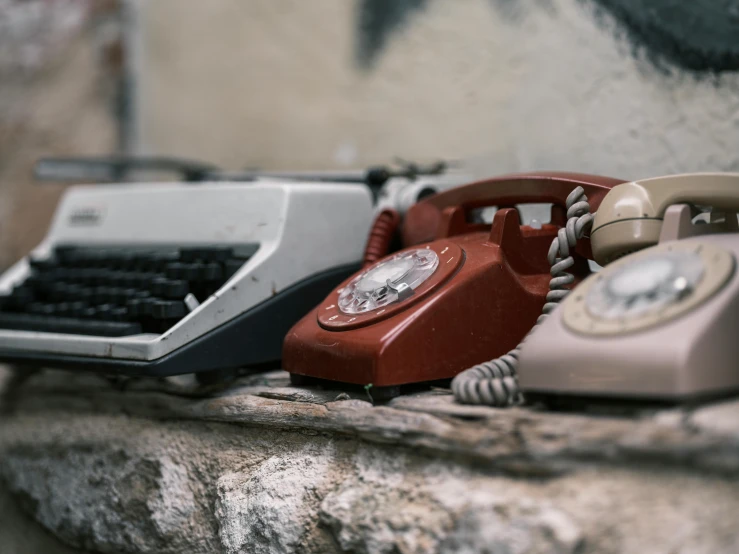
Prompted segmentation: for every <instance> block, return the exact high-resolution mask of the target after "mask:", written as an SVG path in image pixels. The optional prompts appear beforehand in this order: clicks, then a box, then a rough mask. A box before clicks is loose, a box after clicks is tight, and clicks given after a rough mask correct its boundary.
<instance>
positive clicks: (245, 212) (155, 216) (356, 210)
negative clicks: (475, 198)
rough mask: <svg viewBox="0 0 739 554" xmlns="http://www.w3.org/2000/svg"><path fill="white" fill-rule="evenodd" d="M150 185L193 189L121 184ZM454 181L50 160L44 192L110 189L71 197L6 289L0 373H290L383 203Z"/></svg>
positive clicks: (2, 290)
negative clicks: (60, 186) (49, 184)
mask: <svg viewBox="0 0 739 554" xmlns="http://www.w3.org/2000/svg"><path fill="white" fill-rule="evenodd" d="M142 170H143V171H144V172H147V171H154V172H160V171H162V170H164V171H170V172H174V173H175V174H177V175H179V176H180V178H181V179H182V181H180V182H175V183H161V182H127V183H120V182H119V183H113V184H109V183H110V182H112V181H121V180H123V179H125V178H127V177H130V176H131V175H132V174H134V173H136V172H137V171H139V172H140V171H142ZM443 171H444V168H443V167H441V166H439V165H437V166H435V167H433V168H431V169H420V170H419V169H418V168H417V167H411V168H405V169H403V170H402V171H400V172H393V171H390V170H387V169H384V168H372V169H370V170H368V171H355V172H330V171H327V172H312V173H307V172H290V173H286V172H258V171H242V172H238V173H231V174H229V173H226V172H224V171H221V170H219V169H217V168H215V167H213V166H210V165H208V164H201V163H196V162H191V161H188V160H185V161H182V160H176V159H169V158H167V159H163V158H148V159H147V158H119V157H114V158H62V159H46V160H41V161H40V162H39V163H38V164H37V166H36V176H37V178H38V179H39V180H51V181H78V182H79V181H96V182H100V183H106V184H104V185H78V186H74V187H71V188H70V189H68V191H67V193H66V194H65V195H64V197H63V198H62V201H61V202H60V205H59V206H58V208H57V211H56V214H55V216H54V219H53V222H52V224H51V228H50V230H49V232H48V234H47V236H46V238H45V239H44V240H43V241H42V243H41V244H40V245H38V247H37V248H35V249H34V250H33V251H32V252H31V253H30V254H29V255H28V256H27V257H26V258H24V259H22V260H20V261H19V262H18V263H16V264H15V265H14V266H13V267H11V268H10V269H9V270H8V271H6V272H5V273H4V274H2V275H0V362H5V363H12V364H16V365H25V366H51V367H58V368H68V369H86V370H92V371H96V372H103V373H115V374H124V375H131V376H133V375H147V376H167V375H175V374H185V373H197V374H199V375H200V376H203V375H205V374H207V373H208V372H214V371H220V370H226V369H232V368H241V367H263V366H265V365H270V364H272V365H275V366H276V364H277V363H278V361H279V359H280V357H281V348H282V340H283V338H284V336H285V335H286V333H287V331H288V330H289V329H290V327H291V326H292V325H293V324H294V323H295V322H296V321H298V320H299V319H300V318H301V317H302V316H303V315H305V314H306V313H307V312H308V311H309V310H310V309H311V308H313V307H314V306H315V304H317V303H318V302H319V301H320V300H321V299H322V298H324V297H325V296H326V294H328V292H329V291H330V290H331V289H332V288H333V287H334V286H335V285H336V284H338V283H339V282H341V281H342V280H344V279H345V278H347V277H348V276H349V275H351V274H352V273H353V272H354V271H356V270H357V269H358V268H359V266H360V263H361V260H362V255H363V248H364V246H365V241H366V238H367V234H368V231H369V229H370V224H371V222H372V218H373V198H377V197H378V196H383V197H387V196H388V195H387V194H383V193H381V191H382V190H383V187H384V188H385V189H387V187H386V183H388V182H392V183H393V187H392V196H393V198H395V197H397V196H398V195H399V194H400V192H401V190H402V187H401V186H400V185H399V184H398V183H399V180H402V179H405V180H406V182H407V183H412V184H413V187H414V190H415V189H417V188H418V189H419V191H420V190H421V189H423V188H427V187H421V188H419V186H420V184H421V182H424V183H426V182H427V181H420V180H418V179H417V178H418V177H419V174H423V175H424V176H426V177H427V179H434V178H435V176H434V175H435V173H437V172H438V173H441V172H443ZM448 180H449V179H448V178H445V180H444V184H445V185H446V182H447V181H448ZM447 186H450V185H447ZM406 196H408V195H407V194H406Z"/></svg>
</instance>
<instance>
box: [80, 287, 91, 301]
mask: <svg viewBox="0 0 739 554" xmlns="http://www.w3.org/2000/svg"><path fill="white" fill-rule="evenodd" d="M76 296H77V299H78V300H80V301H82V302H91V301H92V300H93V299H94V298H95V289H92V288H89V287H80V288H79V290H78V291H77V295H76Z"/></svg>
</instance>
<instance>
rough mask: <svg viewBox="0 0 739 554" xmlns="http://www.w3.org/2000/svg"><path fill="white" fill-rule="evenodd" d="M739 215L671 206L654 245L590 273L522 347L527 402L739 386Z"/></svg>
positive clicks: (661, 396)
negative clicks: (703, 219)
mask: <svg viewBox="0 0 739 554" xmlns="http://www.w3.org/2000/svg"><path fill="white" fill-rule="evenodd" d="M738 230H739V229H737V219H736V214H735V213H734V212H732V211H730V212H727V213H726V214H724V218H723V220H722V219H721V217H720V216H719V217H717V214H713V215H712V217H711V221H709V222H707V223H704V224H696V223H693V222H692V214H691V208H690V207H689V206H688V205H685V204H678V205H672V206H670V207H669V208H667V209H666V210H665V212H664V221H663V225H662V228H661V231H660V235H659V243H658V244H657V245H656V246H653V247H651V248H647V249H645V250H641V251H639V252H637V253H633V254H629V255H627V256H625V257H622V258H620V259H618V260H616V261H614V262H613V263H610V264H609V265H608V266H607V267H606V268H605V269H603V270H602V271H601V272H599V273H597V274H594V275H592V276H590V277H589V278H588V279H586V280H585V281H584V282H583V283H582V284H581V285H580V286H578V287H577V288H576V289H575V290H574V291H573V292H572V294H570V295H569V296H568V297H567V298H566V299H565V300H564V301H563V302H562V304H561V305H560V306H559V308H558V309H557V310H556V311H555V312H554V313H553V314H552V316H551V317H550V318H549V319H548V320H547V321H545V322H544V323H543V324H542V325H541V326H540V327H539V328H537V329H536V331H535V332H533V333H532V334H531V335H530V336H529V338H528V339H527V340H526V344H525V347H524V348H522V349H521V352H520V358H519V364H520V365H519V367H518V379H519V384H520V387H521V389H522V390H523V391H524V392H525V394H526V397H527V399H528V400H534V399H536V398H540V399H541V398H543V399H547V398H549V399H551V398H553V397H554V398H556V397H562V396H565V397H599V398H613V399H615V398H622V399H623V398H629V399H633V400H654V401H667V402H677V401H686V400H691V399H699V398H706V397H715V396H719V395H726V394H728V393H731V392H735V391H739V336H737V335H738V334H739V274H738V272H737V268H736V265H737V262H736V260H737V259H739V233H737V231H738Z"/></svg>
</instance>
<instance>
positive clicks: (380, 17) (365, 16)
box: [355, 0, 428, 69]
mask: <svg viewBox="0 0 739 554" xmlns="http://www.w3.org/2000/svg"><path fill="white" fill-rule="evenodd" d="M427 3H428V0H358V7H357V27H358V32H357V42H356V52H355V54H356V60H357V63H358V65H359V66H360V67H361V68H363V69H369V68H371V67H372V66H373V65H374V64H375V62H376V61H377V58H378V57H379V55H380V54H381V53H382V51H383V50H384V49H385V47H386V46H387V42H388V40H389V38H390V37H391V36H392V34H393V33H394V32H396V31H398V30H400V29H402V28H403V27H404V26H405V25H406V24H407V23H408V20H409V18H410V17H411V16H412V15H413V14H414V13H416V12H418V11H420V10H423V9H424V8H425V7H426V5H427Z"/></svg>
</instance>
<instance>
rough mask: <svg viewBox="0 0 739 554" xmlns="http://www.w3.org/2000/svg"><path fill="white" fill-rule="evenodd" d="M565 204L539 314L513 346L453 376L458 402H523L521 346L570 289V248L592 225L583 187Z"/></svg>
mask: <svg viewBox="0 0 739 554" xmlns="http://www.w3.org/2000/svg"><path fill="white" fill-rule="evenodd" d="M565 206H566V208H567V224H566V225H565V227H564V228H562V229H560V230H559V232H558V233H557V237H556V238H555V239H554V240H553V241H552V245H551V246H550V247H549V252H548V254H547V260H548V261H549V265H551V267H552V269H551V272H550V273H551V275H552V279H551V280H550V281H549V292H548V293H547V296H546V303H545V304H544V307H543V308H542V313H541V315H540V316H539V318H538V319H537V320H536V323H535V324H534V327H532V329H531V331H529V332H528V334H527V335H526V336H525V337H524V338H523V340H522V341H521V342H520V343H519V344H518V346H516V348H514V349H513V350H511V351H510V352H508V353H507V354H504V355H503V356H501V357H500V358H496V359H494V360H490V361H489V362H484V363H481V364H477V365H476V366H473V367H471V368H469V369H466V370H464V371H463V372H462V373H460V374H459V375H457V376H456V377H455V378H454V379H453V380H452V392H453V393H454V398H455V399H456V400H457V402H460V403H462V404H486V405H489V406H497V407H504V406H511V405H514V404H521V403H523V394H522V393H521V390H520V389H519V387H518V379H517V376H516V369H517V367H518V355H519V352H520V350H521V346H522V345H523V344H524V343H525V342H526V339H527V338H528V337H529V336H530V335H531V333H532V332H533V331H534V329H536V327H537V326H538V325H539V324H541V323H542V322H543V321H544V320H545V319H546V318H547V317H548V316H549V314H550V313H551V311H552V310H554V308H556V307H557V305H558V304H559V303H560V302H561V301H562V300H563V299H564V298H565V297H566V296H567V295H568V294H569V293H570V290H569V289H567V288H566V287H567V286H568V285H571V284H572V283H573V282H574V281H575V276H574V275H573V274H572V273H568V272H567V270H568V269H570V268H571V267H572V266H573V265H574V264H575V259H574V258H573V257H572V255H571V254H570V251H571V249H574V248H575V246H576V245H577V241H578V240H579V239H581V238H582V237H583V235H584V234H585V233H588V232H590V229H591V227H592V226H593V217H594V214H591V213H590V204H588V197H587V196H586V195H585V190H584V189H583V188H582V187H577V188H576V189H574V190H573V191H572V192H571V193H570V194H569V195H568V196H567V200H566V203H565Z"/></svg>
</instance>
